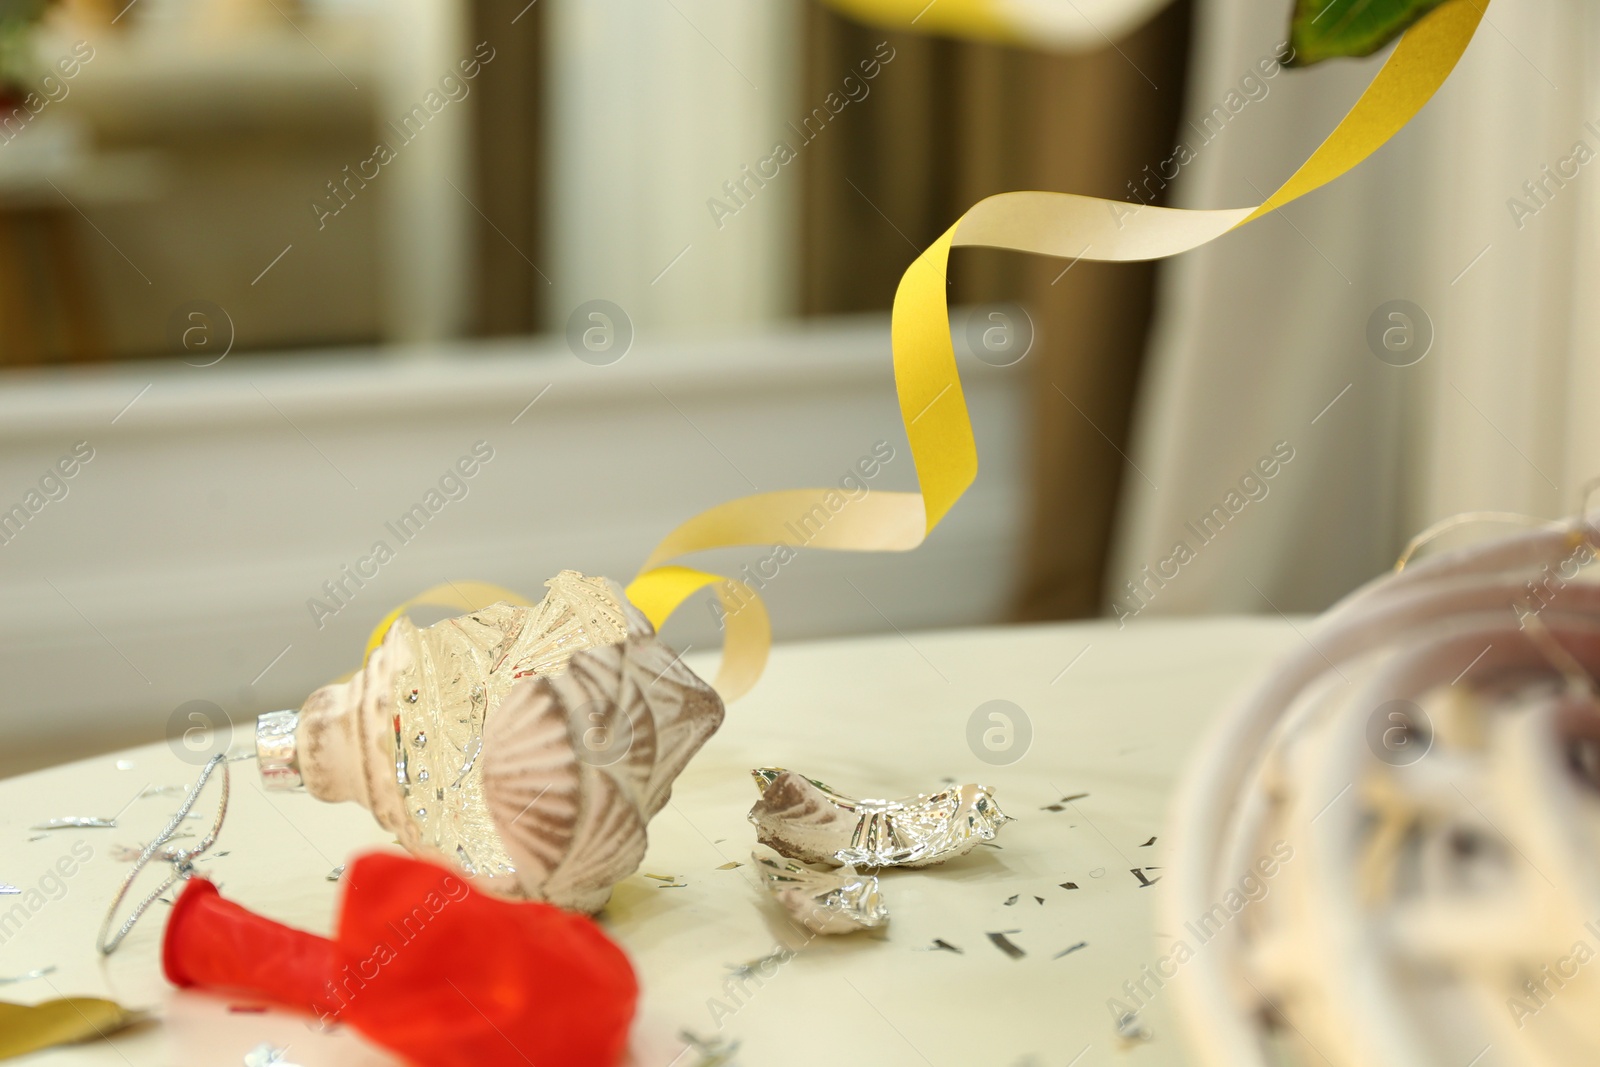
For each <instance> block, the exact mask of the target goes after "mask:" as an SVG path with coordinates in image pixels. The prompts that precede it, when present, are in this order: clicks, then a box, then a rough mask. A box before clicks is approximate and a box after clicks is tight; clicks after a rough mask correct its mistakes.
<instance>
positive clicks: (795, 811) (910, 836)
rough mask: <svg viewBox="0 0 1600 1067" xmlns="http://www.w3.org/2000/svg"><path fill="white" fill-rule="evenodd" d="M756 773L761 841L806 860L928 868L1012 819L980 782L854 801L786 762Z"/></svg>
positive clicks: (753, 813)
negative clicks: (785, 766) (894, 797)
mask: <svg viewBox="0 0 1600 1067" xmlns="http://www.w3.org/2000/svg"><path fill="white" fill-rule="evenodd" d="M751 775H752V776H753V777H754V778H755V783H756V788H757V789H760V790H761V799H760V800H758V801H756V804H755V806H754V807H753V808H751V809H750V821H751V823H753V824H754V825H755V827H756V838H757V840H759V841H760V842H761V843H762V844H763V845H766V846H767V847H769V848H771V849H774V850H775V851H777V852H779V853H781V854H783V855H784V856H787V857H789V858H790V859H796V860H800V861H801V862H803V863H824V864H828V865H830V866H834V867H838V866H843V865H845V864H851V865H854V866H857V867H869V868H870V867H928V866H932V865H933V864H936V863H943V862H945V861H946V860H950V859H954V858H956V857H957V856H963V855H965V854H966V853H968V852H970V851H972V849H974V848H976V847H977V846H978V845H980V844H982V843H984V842H986V841H992V840H993V839H994V837H995V834H996V833H997V832H998V831H999V829H1000V827H1002V826H1004V825H1005V824H1006V823H1008V822H1011V821H1012V820H1011V817H1010V816H1009V815H1006V814H1005V813H1004V812H1002V811H1001V810H1000V807H999V805H998V804H996V803H995V800H994V797H993V795H992V794H991V793H990V791H989V789H988V788H987V787H986V786H981V785H960V786H951V787H949V788H947V789H942V790H940V791H938V792H936V793H928V794H919V795H918V796H915V797H908V798H905V799H902V800H870V799H869V800H855V799H852V798H851V797H847V796H845V795H843V794H842V793H838V792H836V791H835V790H834V789H833V788H832V787H830V786H828V785H825V784H824V783H822V782H819V781H817V780H815V779H813V778H806V777H805V776H803V775H800V774H797V773H795V772H794V771H788V770H784V769H782V768H780V767H762V768H759V769H757V770H755V771H752V772H751Z"/></svg>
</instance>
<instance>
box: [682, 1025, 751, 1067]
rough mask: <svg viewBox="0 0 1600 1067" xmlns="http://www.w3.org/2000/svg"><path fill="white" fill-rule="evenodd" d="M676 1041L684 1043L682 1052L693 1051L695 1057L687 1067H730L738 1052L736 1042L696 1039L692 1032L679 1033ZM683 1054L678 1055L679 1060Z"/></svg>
mask: <svg viewBox="0 0 1600 1067" xmlns="http://www.w3.org/2000/svg"><path fill="white" fill-rule="evenodd" d="M678 1040H680V1041H682V1042H684V1043H685V1047H684V1050H683V1052H688V1051H689V1050H690V1049H693V1050H694V1052H695V1055H696V1057H697V1058H696V1060H695V1062H694V1063H692V1064H689V1065H688V1067H732V1065H733V1057H734V1054H735V1053H736V1052H738V1051H739V1042H738V1041H736V1040H732V1039H724V1038H720V1037H718V1038H704V1037H698V1036H696V1035H695V1033H694V1032H693V1031H692V1030H681V1031H679V1032H678ZM683 1052H680V1053H678V1056H679V1058H680V1059H681V1058H682V1056H683ZM673 1063H674V1064H676V1063H677V1060H673Z"/></svg>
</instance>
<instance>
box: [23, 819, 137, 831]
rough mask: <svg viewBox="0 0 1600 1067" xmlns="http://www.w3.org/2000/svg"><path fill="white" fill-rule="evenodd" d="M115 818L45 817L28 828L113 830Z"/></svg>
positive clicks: (115, 822)
mask: <svg viewBox="0 0 1600 1067" xmlns="http://www.w3.org/2000/svg"><path fill="white" fill-rule="evenodd" d="M116 825H117V820H115V819H104V818H101V817H100V816H98V815H66V816H63V817H61V818H59V819H46V820H45V821H44V822H42V823H39V824H37V825H35V826H30V827H28V829H30V830H113V829H115V828H116Z"/></svg>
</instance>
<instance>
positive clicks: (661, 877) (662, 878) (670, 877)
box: [639, 871, 678, 882]
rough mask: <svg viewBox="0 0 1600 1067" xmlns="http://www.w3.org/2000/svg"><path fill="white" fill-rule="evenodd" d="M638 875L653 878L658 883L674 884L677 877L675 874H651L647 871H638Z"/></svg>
mask: <svg viewBox="0 0 1600 1067" xmlns="http://www.w3.org/2000/svg"><path fill="white" fill-rule="evenodd" d="M639 873H640V874H642V875H644V876H645V877H646V878H654V879H655V880H656V881H658V882H676V881H677V880H678V876H677V875H675V874H651V873H650V872H649V871H640V872H639Z"/></svg>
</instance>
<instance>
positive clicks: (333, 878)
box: [328, 863, 344, 882]
mask: <svg viewBox="0 0 1600 1067" xmlns="http://www.w3.org/2000/svg"><path fill="white" fill-rule="evenodd" d="M343 877H344V864H342V863H341V864H339V866H337V867H335V868H334V869H333V870H331V871H329V872H328V881H330V882H337V881H338V880H339V879H341V878H343Z"/></svg>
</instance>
